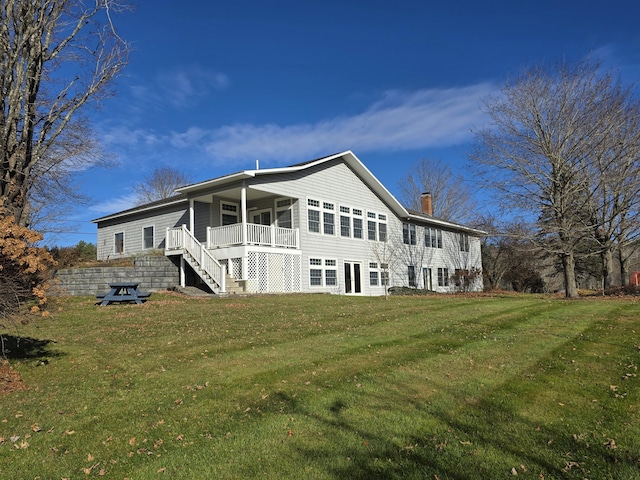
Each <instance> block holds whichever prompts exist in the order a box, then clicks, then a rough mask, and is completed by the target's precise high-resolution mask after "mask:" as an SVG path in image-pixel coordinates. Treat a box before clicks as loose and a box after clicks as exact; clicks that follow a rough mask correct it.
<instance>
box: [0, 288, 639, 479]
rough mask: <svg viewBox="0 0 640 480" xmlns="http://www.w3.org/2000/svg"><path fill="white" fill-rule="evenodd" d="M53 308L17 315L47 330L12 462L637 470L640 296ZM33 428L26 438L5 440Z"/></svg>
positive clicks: (146, 474) (307, 470) (360, 474)
mask: <svg viewBox="0 0 640 480" xmlns="http://www.w3.org/2000/svg"><path fill="white" fill-rule="evenodd" d="M57 307H59V308H60V309H61V310H60V311H59V312H56V313H54V315H53V317H54V318H53V320H45V321H40V322H37V323H34V324H31V325H27V326H25V327H20V330H21V334H22V335H23V336H25V337H32V338H39V339H42V340H55V341H56V342H57V343H56V344H49V345H48V346H47V349H48V350H46V351H45V352H44V353H43V354H42V355H39V356H36V357H34V358H31V359H26V360H22V361H15V362H14V364H15V366H16V368H17V369H18V370H19V371H20V372H21V373H22V375H23V377H24V378H25V380H26V381H27V383H28V384H29V385H30V386H31V389H30V390H29V391H27V392H16V393H14V394H11V402H10V403H3V404H2V406H1V407H0V420H6V422H4V421H3V423H0V437H3V438H5V439H7V438H8V439H9V441H7V440H5V441H4V442H2V443H0V474H2V475H3V476H4V477H6V478H22V477H20V476H19V475H18V476H16V475H17V472H24V471H28V472H30V474H31V473H33V476H34V477H35V476H41V477H42V478H49V477H51V478H57V477H60V478H62V477H68V478H76V477H77V476H78V475H89V476H110V477H112V478H120V477H121V478H125V477H127V478H162V477H161V476H162V475H165V476H170V477H171V478H213V477H215V478H251V477H257V476H260V477H261V478H301V477H303V478H436V476H437V477H438V478H441V479H444V478H499V477H504V476H511V475H512V469H513V468H515V469H516V472H517V473H518V474H519V476H520V477H524V478H542V477H541V476H544V478H634V475H635V473H636V472H637V467H638V454H637V440H636V438H638V434H639V433H640V432H639V431H638V426H637V422H633V421H632V419H633V418H634V416H637V413H638V412H637V410H638V401H637V397H638V390H637V379H636V377H633V376H627V377H624V375H627V374H629V372H633V371H634V368H633V367H634V366H635V364H637V363H638V362H637V354H638V349H637V346H636V345H634V336H633V331H634V329H635V328H637V318H638V313H639V309H638V305H637V304H636V303H635V302H625V301H620V302H611V301H583V302H567V301H563V300H557V299H553V298H549V297H539V298H536V297H529V296H507V297H504V298H497V297H494V298H486V297H482V298H469V297H454V296H451V297H442V296H433V297H413V298H412V297H406V298H405V297H402V298H397V297H392V298H390V299H389V300H384V299H381V298H354V297H337V296H328V295H293V296H273V297H249V298H241V299H237V298H232V299H219V300H215V301H211V300H190V299H184V298H182V297H177V296H172V295H154V297H152V301H150V302H149V303H148V304H146V305H143V306H120V307H115V308H111V307H109V308H97V307H95V306H94V305H93V299H87V298H85V299H60V300H58V303H57ZM636 343H637V342H636ZM42 359H45V360H46V361H47V363H44V364H41V360H42ZM38 362H40V363H38ZM634 362H635V363H634ZM623 377H624V378H626V380H621V379H622V378H623ZM614 380H615V381H616V383H618V384H622V385H618V387H617V389H615V390H612V389H611V385H615V384H614V383H612V382H613V381H614ZM622 382H625V383H622ZM616 395H617V396H616ZM591 397H593V398H591ZM594 400H595V401H594ZM560 404H562V405H560ZM33 425H37V426H38V427H39V428H40V431H39V432H37V433H35V432H34V431H33V429H32V427H33ZM67 432H73V433H67ZM27 435H29V438H28V439H27V440H26V442H27V443H28V446H26V447H25V448H21V447H20V443H19V442H20V441H18V444H17V447H16V443H13V442H12V441H11V440H10V439H11V438H12V437H15V436H20V437H21V441H23V440H24V438H25V437H26V436H27ZM610 440H613V441H614V443H613V444H612V443H611V441H610ZM607 442H609V443H607ZM612 445H613V446H615V448H613V446H612ZM634 452H635V453H634ZM5 459H6V460H10V462H4V460H5ZM89 459H91V462H89ZM96 465H97V466H96ZM94 466H95V468H93V467H94ZM86 469H90V471H89V473H88V474H87V473H86ZM101 471H102V472H103V473H104V475H98V474H99V473H100V472H101ZM29 478H31V477H29Z"/></svg>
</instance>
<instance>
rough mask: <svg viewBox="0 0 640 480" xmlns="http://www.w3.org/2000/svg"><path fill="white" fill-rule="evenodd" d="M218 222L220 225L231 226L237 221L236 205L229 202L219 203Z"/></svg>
mask: <svg viewBox="0 0 640 480" xmlns="http://www.w3.org/2000/svg"><path fill="white" fill-rule="evenodd" d="M220 212H221V215H220V221H221V223H222V225H223V226H224V225H233V224H234V223H239V221H238V205H237V204H235V203H229V202H220Z"/></svg>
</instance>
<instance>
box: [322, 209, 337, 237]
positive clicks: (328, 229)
mask: <svg viewBox="0 0 640 480" xmlns="http://www.w3.org/2000/svg"><path fill="white" fill-rule="evenodd" d="M322 217H323V220H324V233H325V235H333V234H334V233H335V225H334V223H335V217H336V216H335V215H334V214H333V213H331V212H323V213H322Z"/></svg>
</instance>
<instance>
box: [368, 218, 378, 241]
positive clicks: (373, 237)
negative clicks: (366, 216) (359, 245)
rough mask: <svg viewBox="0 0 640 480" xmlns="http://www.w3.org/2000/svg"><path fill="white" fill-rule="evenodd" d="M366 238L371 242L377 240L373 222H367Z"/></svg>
mask: <svg viewBox="0 0 640 480" xmlns="http://www.w3.org/2000/svg"><path fill="white" fill-rule="evenodd" d="M367 238H368V239H369V240H373V241H375V240H377V238H378V234H377V232H376V222H375V221H371V220H367Z"/></svg>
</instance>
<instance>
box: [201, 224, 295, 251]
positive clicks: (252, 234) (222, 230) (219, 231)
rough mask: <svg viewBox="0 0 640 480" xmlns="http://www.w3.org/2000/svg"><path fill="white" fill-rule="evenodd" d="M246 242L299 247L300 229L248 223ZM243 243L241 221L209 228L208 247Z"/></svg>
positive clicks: (249, 243)
mask: <svg viewBox="0 0 640 480" xmlns="http://www.w3.org/2000/svg"><path fill="white" fill-rule="evenodd" d="M246 243H247V244H248V245H265V246H270V247H284V248H299V245H300V236H299V230H298V229H297V228H282V227H276V226H274V225H258V224H255V223H248V224H247V239H246ZM242 244H243V241H242V224H241V223H234V224H232V225H225V226H223V227H209V228H207V246H208V248H218V247H230V246H234V245H242Z"/></svg>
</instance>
